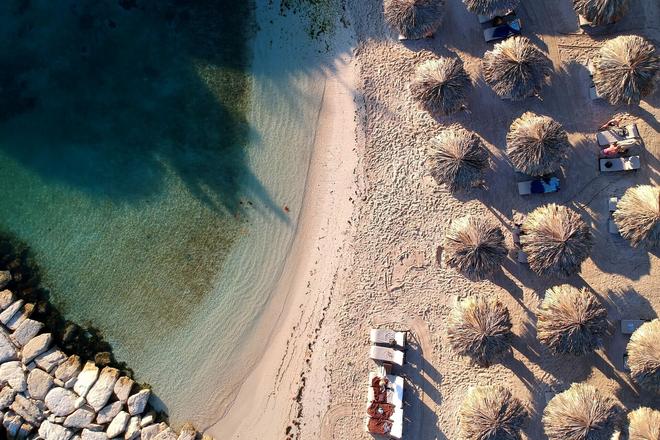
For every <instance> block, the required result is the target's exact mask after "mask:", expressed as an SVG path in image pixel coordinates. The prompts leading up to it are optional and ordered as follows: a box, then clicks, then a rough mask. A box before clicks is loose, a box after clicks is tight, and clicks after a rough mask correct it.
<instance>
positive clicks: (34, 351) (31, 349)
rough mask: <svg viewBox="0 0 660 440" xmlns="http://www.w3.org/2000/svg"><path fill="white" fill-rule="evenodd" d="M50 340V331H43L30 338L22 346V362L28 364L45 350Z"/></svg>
mask: <svg viewBox="0 0 660 440" xmlns="http://www.w3.org/2000/svg"><path fill="white" fill-rule="evenodd" d="M52 340H53V336H52V335H51V334H50V333H44V334H41V335H39V336H35V337H34V338H32V339H30V340H29V341H28V343H27V344H25V346H24V347H23V363H24V364H29V363H30V362H31V361H32V359H34V358H36V357H37V356H39V355H40V354H41V353H43V352H44V351H46V350H47V349H48V347H49V346H50V343H51V342H52Z"/></svg>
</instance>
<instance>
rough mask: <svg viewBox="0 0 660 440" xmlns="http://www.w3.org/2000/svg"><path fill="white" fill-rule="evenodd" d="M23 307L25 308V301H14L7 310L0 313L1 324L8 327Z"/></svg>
mask: <svg viewBox="0 0 660 440" xmlns="http://www.w3.org/2000/svg"><path fill="white" fill-rule="evenodd" d="M21 307H23V300H22V299H19V300H18V301H14V302H13V303H11V305H10V306H9V307H7V308H6V309H5V310H3V311H2V313H0V322H2V324H3V325H5V326H6V325H7V323H8V322H9V320H10V319H11V318H12V317H13V316H14V315H15V314H16V312H18V311H19V310H20V309H21Z"/></svg>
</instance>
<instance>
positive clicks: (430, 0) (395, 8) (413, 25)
mask: <svg viewBox="0 0 660 440" xmlns="http://www.w3.org/2000/svg"><path fill="white" fill-rule="evenodd" d="M384 5H385V21H386V22H387V24H389V25H390V26H391V27H392V28H393V29H395V30H396V31H397V32H399V34H401V35H402V36H403V37H405V38H408V39H411V40H416V39H419V38H424V37H427V36H429V35H430V34H433V32H435V31H436V30H437V29H438V27H440V24H441V23H442V19H443V17H444V15H445V0H385V2H384Z"/></svg>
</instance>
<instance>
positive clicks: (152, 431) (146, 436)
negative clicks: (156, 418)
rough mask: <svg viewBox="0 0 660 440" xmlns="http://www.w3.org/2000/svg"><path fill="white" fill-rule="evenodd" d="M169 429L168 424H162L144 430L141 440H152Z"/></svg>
mask: <svg viewBox="0 0 660 440" xmlns="http://www.w3.org/2000/svg"><path fill="white" fill-rule="evenodd" d="M166 429H167V424H165V423H163V422H161V423H156V424H154V425H149V426H147V427H145V428H142V433H141V440H152V439H154V438H155V437H156V436H157V435H158V434H160V433H161V432H163V431H165V430H166Z"/></svg>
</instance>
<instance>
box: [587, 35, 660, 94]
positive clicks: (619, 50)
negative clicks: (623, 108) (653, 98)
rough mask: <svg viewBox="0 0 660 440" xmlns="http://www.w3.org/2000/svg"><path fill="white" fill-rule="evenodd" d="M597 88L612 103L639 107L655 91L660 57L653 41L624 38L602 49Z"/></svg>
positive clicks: (596, 62)
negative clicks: (642, 100)
mask: <svg viewBox="0 0 660 440" xmlns="http://www.w3.org/2000/svg"><path fill="white" fill-rule="evenodd" d="M594 69H595V70H594V85H595V86H596V92H597V93H598V95H599V96H601V97H603V98H604V99H605V100H607V101H608V102H609V103H610V104H639V101H641V99H642V98H643V97H645V96H648V95H650V94H651V93H653V90H655V86H656V83H657V81H658V72H659V71H660V57H658V55H657V54H656V51H655V46H654V45H653V43H651V42H650V41H648V40H646V39H644V38H642V37H639V36H637V35H622V36H620V37H616V38H614V39H613V40H610V41H608V42H607V43H605V44H604V45H603V47H601V48H600V51H599V52H598V56H597V57H596V59H595V60H594Z"/></svg>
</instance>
